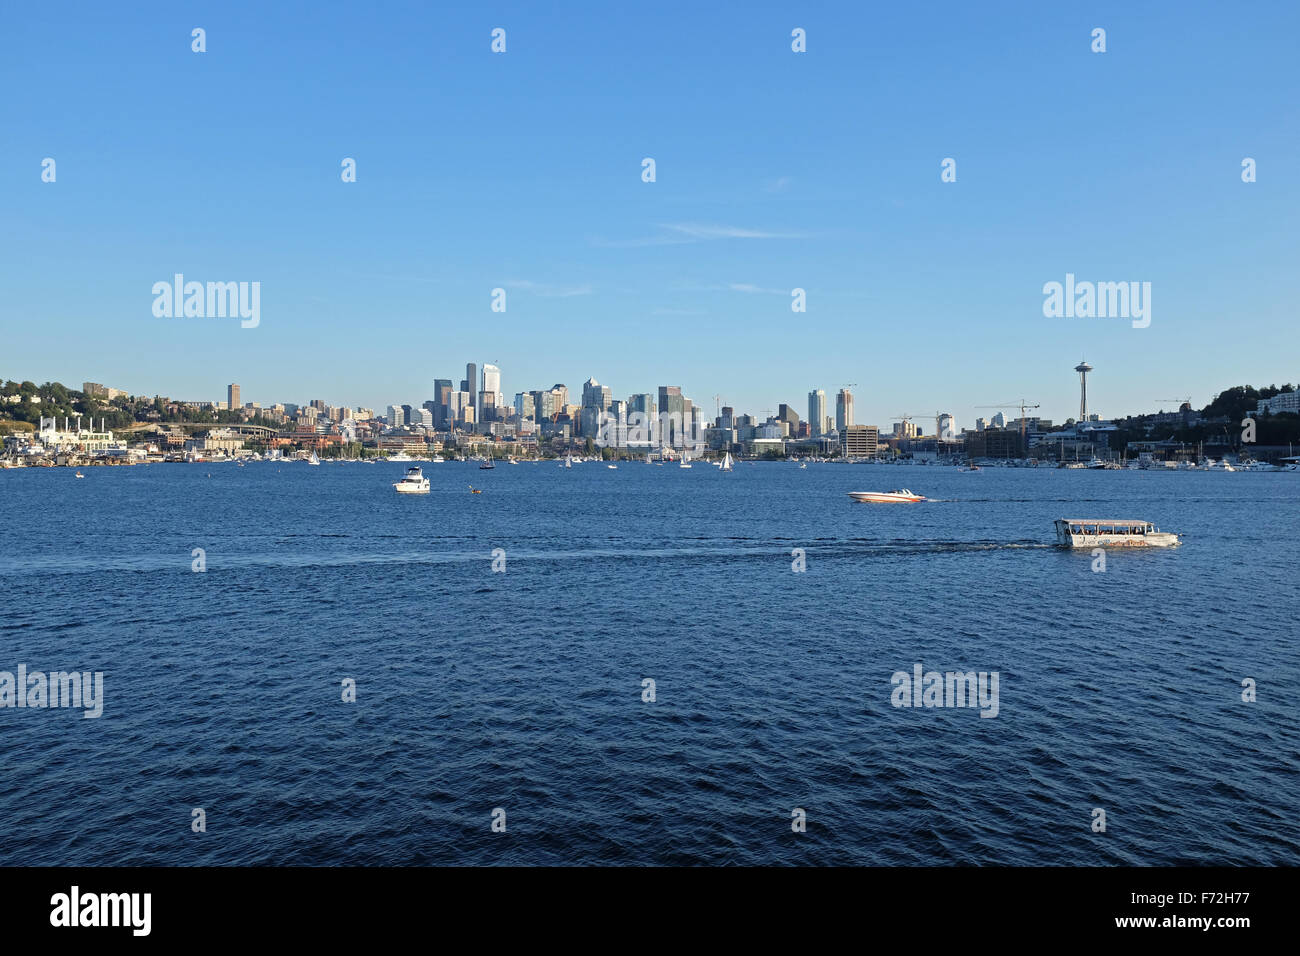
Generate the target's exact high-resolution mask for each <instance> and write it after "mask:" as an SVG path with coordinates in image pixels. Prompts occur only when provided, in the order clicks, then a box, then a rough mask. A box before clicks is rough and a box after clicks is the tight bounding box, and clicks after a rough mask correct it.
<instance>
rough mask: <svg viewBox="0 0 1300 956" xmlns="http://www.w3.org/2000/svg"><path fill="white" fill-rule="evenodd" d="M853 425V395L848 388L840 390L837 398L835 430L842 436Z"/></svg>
mask: <svg viewBox="0 0 1300 956" xmlns="http://www.w3.org/2000/svg"><path fill="white" fill-rule="evenodd" d="M852 424H853V393H852V392H850V391H849V390H848V389H847V388H842V389H840V393H839V394H838V395H836V396H835V430H836V431H838V432H840V433H841V434H842V433H843V432H844V429H846V428H848V427H849V426H850V425H852Z"/></svg>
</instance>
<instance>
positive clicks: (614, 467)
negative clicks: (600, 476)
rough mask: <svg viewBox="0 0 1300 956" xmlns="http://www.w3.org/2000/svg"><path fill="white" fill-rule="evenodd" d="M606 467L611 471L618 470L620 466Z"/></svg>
mask: <svg viewBox="0 0 1300 956" xmlns="http://www.w3.org/2000/svg"><path fill="white" fill-rule="evenodd" d="M605 467H606V468H608V469H609V470H610V471H617V470H618V465H606V466H605Z"/></svg>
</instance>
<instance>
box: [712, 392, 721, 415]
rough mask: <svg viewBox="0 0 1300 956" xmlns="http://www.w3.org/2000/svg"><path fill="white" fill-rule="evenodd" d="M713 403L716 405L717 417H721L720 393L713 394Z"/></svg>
mask: <svg viewBox="0 0 1300 956" xmlns="http://www.w3.org/2000/svg"><path fill="white" fill-rule="evenodd" d="M713 403H714V405H715V406H716V407H717V409H718V418H721V417H722V396H721V395H714V396H713Z"/></svg>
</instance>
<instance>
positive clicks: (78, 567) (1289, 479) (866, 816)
mask: <svg viewBox="0 0 1300 956" xmlns="http://www.w3.org/2000/svg"><path fill="white" fill-rule="evenodd" d="M424 467H425V471H426V474H428V475H429V476H430V478H431V481H432V484H433V493H432V494H430V495H429V496H427V497H416V496H398V495H396V494H395V493H394V492H393V491H392V489H391V487H390V483H391V482H392V481H395V480H396V479H397V478H398V477H399V476H400V474H401V473H402V468H401V467H400V466H398V465H396V464H384V465H362V464H352V465H346V464H332V463H327V464H325V465H322V466H321V467H319V468H311V467H308V466H306V465H287V464H286V465H277V464H270V463H263V464H252V465H249V466H248V467H246V468H238V467H236V466H234V465H228V464H223V465H191V466H182V465H156V466H150V467H135V468H117V469H107V468H97V469H87V470H86V471H85V474H86V479H85V480H83V481H77V480H74V479H73V478H72V473H71V472H70V471H69V470H67V469H27V470H23V471H9V472H0V518H2V519H3V520H2V521H0V587H3V588H4V590H5V591H6V592H7V601H6V607H5V612H4V615H3V620H2V622H0V670H9V671H15V670H16V669H17V665H18V664H20V663H25V664H26V665H27V666H28V668H29V669H31V670H38V669H40V670H72V669H76V670H100V671H103V672H104V685H105V698H106V702H105V705H104V714H103V716H102V717H101V718H100V719H98V720H86V719H82V717H81V714H80V711H72V710H51V709H46V710H30V709H24V710H18V709H0V759H2V760H3V766H4V768H5V772H4V773H3V775H0V822H2V823H3V830H4V838H3V840H0V863H5V864H14V863H47V864H109V863H116V864H147V863H160V864H213V863H216V864H255V863H256V864H328V863H351V864H370V863H374V864H380V863H384V864H406V863H469V864H489V863H710V864H727V863H740V864H754V863H839V864H845V863H853V864H888V863H908V864H927V863H951V862H958V863H1009V864H1106V863H1131V864H1167V863H1226V864H1237V863H1242V864H1246V863H1285V864H1296V863H1297V862H1300V822H1298V821H1300V813H1298V812H1297V811H1298V810H1300V717H1298V714H1300V708H1298V707H1297V702H1298V701H1300V655H1297V650H1298V649H1300V641H1298V640H1297V625H1296V620H1297V604H1298V602H1297V584H1296V568H1297V564H1298V562H1297V557H1300V554H1298V551H1300V548H1298V546H1297V543H1296V532H1295V529H1296V512H1297V503H1300V476H1297V475H1291V474H1273V475H1269V474H1245V473H1237V474H1228V473H1223V474H1220V473H1177V474H1165V473H1149V472H1088V471H1058V470H1046V469H1042V470H985V471H983V472H981V473H961V472H958V471H957V470H956V469H946V468H923V467H886V466H843V465H810V466H809V467H808V468H807V469H799V468H798V467H797V466H795V465H789V464H785V463H780V464H759V465H753V464H742V465H740V466H738V467H737V470H736V471H735V472H734V473H731V474H723V473H720V472H718V471H717V470H716V469H714V468H710V467H707V466H704V465H698V464H697V465H696V466H695V467H694V468H693V469H691V470H682V469H678V468H675V467H666V468H659V467H653V466H649V465H645V464H641V463H636V464H625V465H622V466H621V467H620V468H619V469H618V470H609V469H606V468H604V467H603V466H601V465H596V464H586V465H580V466H577V467H575V468H573V469H569V470H564V469H560V468H557V467H556V466H555V465H554V464H542V465H519V466H505V465H503V466H500V467H498V468H497V469H495V470H494V471H491V472H485V471H480V470H478V469H477V468H476V467H474V466H473V465H471V464H457V463H454V462H448V463H446V464H437V465H425V466H424ZM471 484H472V485H474V486H475V487H481V488H483V489H484V493H483V494H482V495H471V494H469V488H468V486H469V485H471ZM898 485H907V486H908V487H911V488H912V489H913V490H915V491H918V492H919V493H922V494H925V495H928V496H930V497H931V498H932V499H934V500H932V501H929V502H927V503H924V504H920V505H915V506H880V505H860V504H854V503H853V502H851V501H850V500H849V499H848V498H847V497H846V494H845V493H846V492H848V491H854V490H888V489H890V488H893V487H896V486H898ZM1057 517H1072V518H1076V517H1084V518H1088V517H1115V518H1140V519H1147V520H1153V521H1155V522H1156V523H1157V524H1159V525H1161V527H1162V528H1164V529H1165V530H1173V531H1178V532H1181V533H1183V534H1184V535H1185V544H1184V545H1183V546H1182V547H1181V548H1178V549H1176V550H1169V551H1149V552H1129V553H1123V552H1112V553H1111V554H1110V555H1109V557H1108V562H1107V569H1106V571H1105V573H1094V572H1093V571H1092V564H1093V561H1092V558H1091V556H1090V555H1089V554H1088V553H1087V552H1080V553H1071V552H1068V551H1064V550H1061V549H1058V548H1056V547H1054V546H1052V544H1051V542H1052V540H1053V537H1052V524H1051V523H1052V520H1053V519H1054V518H1057ZM195 548H203V549H204V550H205V551H206V560H207V571H206V572H205V573H202V574H198V573H194V572H193V571H192V570H191V562H192V560H193V558H192V557H191V552H192V551H193V549H195ZM495 548H501V549H504V552H505V560H506V570H505V572H504V573H493V572H492V570H491V552H492V551H493V549H495ZM795 548H802V549H804V551H805V554H806V562H807V571H806V572H804V573H793V572H792V570H791V562H792V557H791V552H792V549H795ZM916 663H920V664H922V665H923V667H924V669H925V670H931V669H933V670H940V671H946V670H961V671H967V670H975V671H996V672H998V674H999V675H1000V683H999V688H1000V693H999V711H998V715H997V717H996V718H993V719H985V718H981V717H980V716H979V711H978V710H977V709H971V708H965V709H956V708H954V709H939V708H922V709H904V708H895V707H893V706H891V703H890V695H891V690H892V686H891V681H890V679H891V675H892V674H893V673H894V672H895V671H900V670H901V671H908V672H910V671H911V669H912V667H913V665H914V664H916ZM345 678H352V679H354V680H355V681H356V682H357V701H356V703H344V702H343V701H342V700H341V682H342V681H343V680H344V679H345ZM644 678H650V679H653V680H654V681H655V690H656V699H655V701H654V702H653V703H650V702H643V700H642V680H643V679H644ZM1244 678H1252V679H1254V680H1255V681H1257V683H1258V700H1257V701H1256V702H1254V703H1245V702H1243V701H1242V699H1241V693H1242V686H1241V682H1242V680H1243V679H1244ZM194 807H202V808H204V810H205V811H206V815H207V832H206V833H193V832H191V826H190V822H191V810H192V808H194ZM497 807H501V808H504V809H505V810H506V822H507V830H506V833H504V834H501V833H493V832H492V831H491V828H490V825H491V822H492V817H491V813H492V811H493V809H494V808H497ZM796 807H799V808H803V809H804V810H805V811H806V812H807V818H808V824H807V832H806V833H802V834H799V833H794V832H792V830H791V825H790V823H791V812H792V809H793V808H796ZM1098 807H1099V808H1103V809H1104V810H1105V811H1106V822H1107V829H1106V832H1105V833H1094V832H1093V831H1092V828H1091V824H1092V819H1093V818H1092V811H1093V809H1094V808H1098Z"/></svg>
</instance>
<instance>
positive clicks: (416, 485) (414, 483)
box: [393, 466, 429, 495]
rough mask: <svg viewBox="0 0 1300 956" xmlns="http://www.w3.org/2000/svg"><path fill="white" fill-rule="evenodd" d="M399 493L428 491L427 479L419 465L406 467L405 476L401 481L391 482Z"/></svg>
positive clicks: (424, 492)
mask: <svg viewBox="0 0 1300 956" xmlns="http://www.w3.org/2000/svg"><path fill="white" fill-rule="evenodd" d="M393 487H394V488H396V489H397V493H398V494H399V495H427V494H428V493H429V479H428V478H426V477H424V472H422V471H420V469H419V467H418V466H416V467H411V468H408V469H406V476H405V477H404V478H402V480H401V481H397V482H394V483H393Z"/></svg>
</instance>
